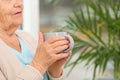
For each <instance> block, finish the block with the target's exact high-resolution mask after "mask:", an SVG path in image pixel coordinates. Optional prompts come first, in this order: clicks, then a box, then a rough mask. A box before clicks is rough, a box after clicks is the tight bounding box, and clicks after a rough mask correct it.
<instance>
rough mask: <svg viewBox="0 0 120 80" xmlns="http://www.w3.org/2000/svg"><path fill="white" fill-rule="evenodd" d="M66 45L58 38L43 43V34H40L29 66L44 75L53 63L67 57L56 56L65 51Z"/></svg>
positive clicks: (66, 42)
mask: <svg viewBox="0 0 120 80" xmlns="http://www.w3.org/2000/svg"><path fill="white" fill-rule="evenodd" d="M68 44H69V41H67V40H66V39H65V37H60V36H59V37H57V36H56V37H52V38H49V39H48V40H46V41H44V38H43V34H42V33H40V34H39V41H38V47H37V50H36V54H35V56H34V58H33V60H32V62H31V64H30V65H31V66H33V67H35V68H36V69H38V70H39V71H40V73H41V74H44V73H45V71H46V70H47V69H48V67H49V66H51V65H52V64H53V63H55V62H56V61H58V60H61V59H63V58H66V57H68V56H69V54H58V53H60V52H61V51H63V50H65V49H67V48H68V47H69V46H68Z"/></svg>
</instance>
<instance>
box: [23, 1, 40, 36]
mask: <svg viewBox="0 0 120 80" xmlns="http://www.w3.org/2000/svg"><path fill="white" fill-rule="evenodd" d="M39 3H40V1H39V0H23V4H24V11H23V18H24V20H23V25H22V26H23V30H25V31H27V32H29V33H31V34H32V35H33V36H36V37H37V35H38V32H39V30H40V29H39V27H40V20H39V19H40V16H39V15H40V8H39V7H40V5H39Z"/></svg>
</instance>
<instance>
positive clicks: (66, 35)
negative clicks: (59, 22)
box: [44, 32, 74, 53]
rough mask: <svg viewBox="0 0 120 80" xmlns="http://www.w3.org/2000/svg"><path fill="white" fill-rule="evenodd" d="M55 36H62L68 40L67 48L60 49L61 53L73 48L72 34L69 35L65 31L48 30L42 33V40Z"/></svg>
mask: <svg viewBox="0 0 120 80" xmlns="http://www.w3.org/2000/svg"><path fill="white" fill-rule="evenodd" d="M55 36H64V37H65V38H66V39H67V40H68V41H69V42H70V45H69V48H68V49H66V50H64V51H62V52H63V53H66V52H69V51H71V50H72V49H73V48H74V40H73V38H72V36H70V35H69V34H68V33H67V32H48V33H44V40H47V39H49V38H51V37H55Z"/></svg>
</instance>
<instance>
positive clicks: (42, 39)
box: [38, 32, 44, 44]
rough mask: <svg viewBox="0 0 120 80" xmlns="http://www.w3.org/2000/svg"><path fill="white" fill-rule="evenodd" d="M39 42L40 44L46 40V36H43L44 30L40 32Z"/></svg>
mask: <svg viewBox="0 0 120 80" xmlns="http://www.w3.org/2000/svg"><path fill="white" fill-rule="evenodd" d="M38 38H39V39H38V43H39V44H41V43H43V41H44V37H43V34H42V32H39V36H38Z"/></svg>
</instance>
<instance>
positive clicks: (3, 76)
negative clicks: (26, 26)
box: [0, 0, 70, 80]
mask: <svg viewBox="0 0 120 80" xmlns="http://www.w3.org/2000/svg"><path fill="white" fill-rule="evenodd" d="M22 11H23V4H22V1H21V0H0V80H64V77H63V69H62V66H63V65H64V64H65V62H66V60H67V58H68V57H69V56H70V52H68V53H66V54H62V53H60V54H57V53H59V52H61V51H63V50H65V49H67V48H68V47H69V41H67V40H66V39H65V38H64V37H53V38H50V39H48V40H47V41H44V39H43V35H42V33H39V40H35V39H34V38H33V37H32V36H31V35H29V34H28V33H26V32H24V31H20V30H17V28H18V26H19V25H20V24H21V23H22V20H23V18H22ZM37 41H38V42H37Z"/></svg>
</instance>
